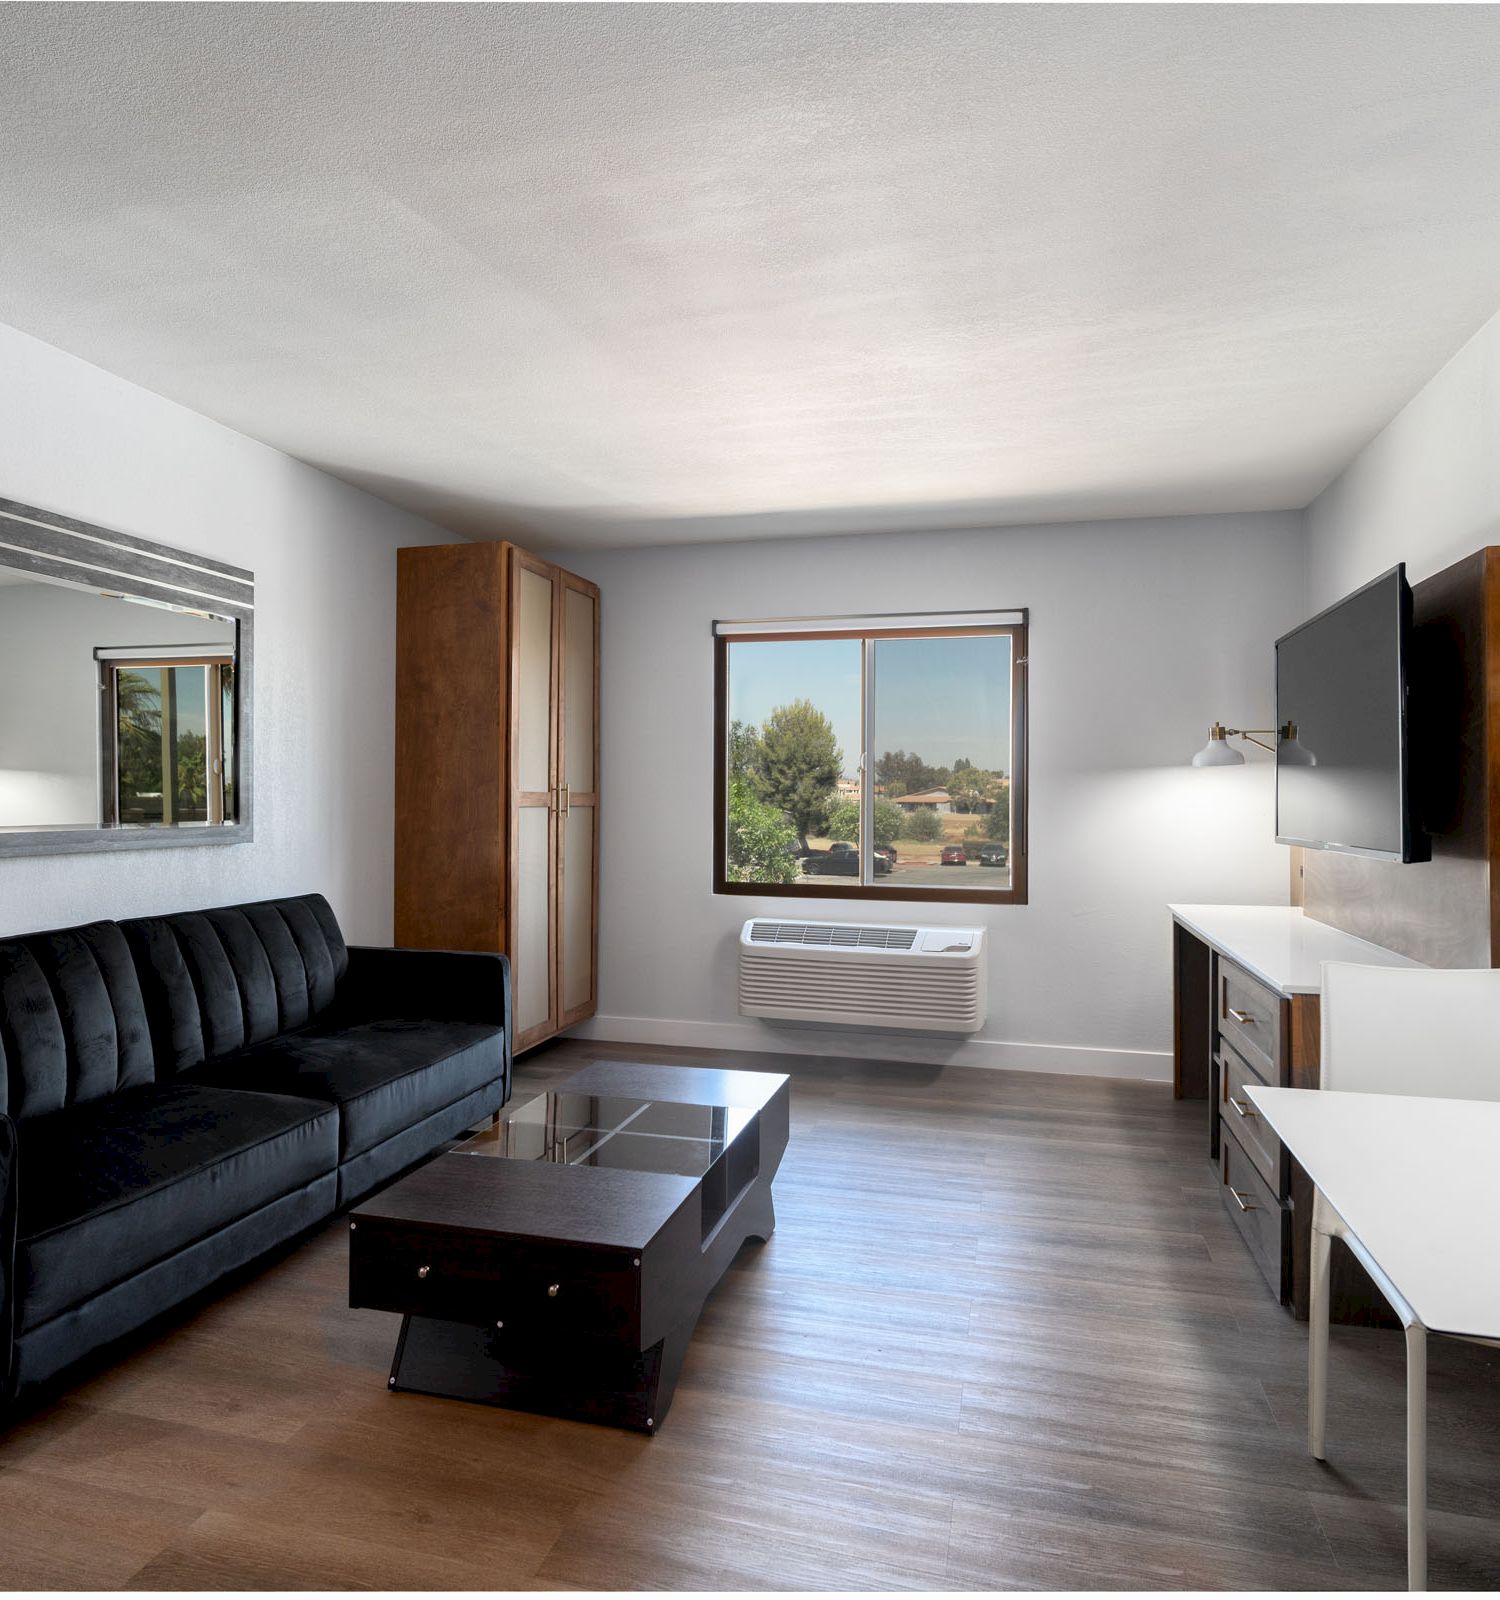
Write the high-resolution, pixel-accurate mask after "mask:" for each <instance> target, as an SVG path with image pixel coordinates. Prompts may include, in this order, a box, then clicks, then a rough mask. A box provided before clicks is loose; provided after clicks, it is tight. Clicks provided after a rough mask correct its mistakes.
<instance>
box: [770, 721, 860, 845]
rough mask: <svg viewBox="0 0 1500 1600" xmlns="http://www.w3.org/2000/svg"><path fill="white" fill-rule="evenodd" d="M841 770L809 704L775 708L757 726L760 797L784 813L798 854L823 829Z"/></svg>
mask: <svg viewBox="0 0 1500 1600" xmlns="http://www.w3.org/2000/svg"><path fill="white" fill-rule="evenodd" d="M843 765H844V758H843V753H842V752H841V751H840V749H839V742H838V739H837V738H836V737H835V736H834V732H833V724H832V723H831V722H830V721H829V720H828V718H827V717H825V716H824V715H823V713H822V712H821V711H819V710H818V708H817V707H816V706H815V705H814V704H813V703H812V701H811V700H793V701H792V703H791V704H790V705H785V706H777V707H776V709H775V710H774V711H773V712H772V713H771V715H770V716H769V717H767V718H766V720H765V723H764V725H763V726H762V727H761V730H760V767H759V772H760V782H759V785H758V787H759V791H760V795H761V797H762V798H763V799H765V800H766V801H768V802H769V803H770V804H771V805H773V806H776V807H778V808H779V809H780V810H782V811H784V812H785V813H786V816H787V820H788V821H789V822H790V823H791V825H792V826H793V827H794V828H795V829H796V830H797V844H798V846H799V847H800V848H801V849H804V850H805V849H806V848H807V836H808V834H810V833H821V832H822V830H823V828H824V827H825V826H826V824H827V820H828V807H829V803H830V801H831V800H832V799H833V795H834V790H835V788H836V786H837V784H838V780H839V774H840V773H841V772H842V771H843Z"/></svg>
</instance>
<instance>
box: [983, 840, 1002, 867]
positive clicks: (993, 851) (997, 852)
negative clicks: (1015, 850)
mask: <svg viewBox="0 0 1500 1600" xmlns="http://www.w3.org/2000/svg"><path fill="white" fill-rule="evenodd" d="M1009 861H1010V855H1009V853H1008V852H1007V850H1006V848H1005V846H1004V845H1003V844H982V845H980V847H979V865H980V866H981V867H1003V866H1006V865H1007V864H1008V863H1009Z"/></svg>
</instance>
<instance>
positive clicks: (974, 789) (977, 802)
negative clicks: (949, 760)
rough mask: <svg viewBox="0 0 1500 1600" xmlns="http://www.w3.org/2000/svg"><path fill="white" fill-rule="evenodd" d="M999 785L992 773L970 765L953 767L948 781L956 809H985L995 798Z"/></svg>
mask: <svg viewBox="0 0 1500 1600" xmlns="http://www.w3.org/2000/svg"><path fill="white" fill-rule="evenodd" d="M998 787H999V785H998V783H997V782H996V780H995V777H994V775H993V774H992V773H988V772H985V771H983V770H982V769H981V768H979V767H972V766H968V765H964V766H958V767H955V768H954V769H953V776H952V778H951V779H950V780H949V782H948V794H949V796H950V797H951V799H952V801H953V809H954V810H955V811H968V812H975V811H985V810H987V809H988V808H989V807H990V805H991V804H993V802H994V799H995V792H996V790H997V788H998Z"/></svg>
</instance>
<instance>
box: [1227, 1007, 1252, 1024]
mask: <svg viewBox="0 0 1500 1600" xmlns="http://www.w3.org/2000/svg"><path fill="white" fill-rule="evenodd" d="M1229 1015H1230V1016H1231V1017H1233V1018H1234V1020H1235V1021H1236V1022H1237V1023H1239V1025H1240V1026H1241V1027H1242V1028H1253V1027H1254V1026H1255V1018H1254V1017H1252V1016H1251V1015H1250V1013H1249V1012H1248V1011H1236V1010H1235V1009H1234V1007H1233V1006H1230V1008H1229Z"/></svg>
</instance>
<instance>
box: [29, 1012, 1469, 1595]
mask: <svg viewBox="0 0 1500 1600" xmlns="http://www.w3.org/2000/svg"><path fill="white" fill-rule="evenodd" d="M597 1056H614V1057H630V1058H635V1059H643V1060H651V1059H656V1060H675V1061H693V1060H708V1059H710V1058H709V1057H707V1056H706V1055H704V1054H703V1053H701V1052H693V1051H685V1050H664V1049H660V1048H652V1049H640V1048H636V1047H630V1046H605V1045H600V1044H591V1045H584V1044H577V1043H564V1044H561V1045H559V1046H556V1047H554V1048H552V1049H550V1050H547V1051H545V1052H543V1053H540V1054H538V1055H536V1056H534V1057H533V1058H531V1059H530V1060H528V1061H527V1062H523V1063H522V1066H521V1070H520V1072H519V1074H518V1083H517V1096H518V1098H524V1097H525V1096H526V1095H527V1094H528V1092H530V1091H532V1090H534V1089H536V1088H537V1087H539V1086H540V1085H542V1084H544V1083H545V1082H547V1081H550V1080H552V1079H555V1078H556V1077H558V1076H560V1075H562V1074H564V1073H566V1072H568V1071H571V1070H573V1068H574V1067H575V1066H576V1065H577V1064H578V1063H579V1062H580V1061H581V1060H584V1059H589V1058H593V1057H597ZM711 1059H713V1060H715V1061H717V1062H718V1063H720V1064H723V1065H732V1066H751V1067H763V1068H766V1069H768V1070H775V1071H791V1072H792V1073H793V1074H794V1098H793V1131H792V1143H791V1146H790V1148H789V1149H788V1151H787V1155H786V1159H785V1161H784V1164H783V1166H782V1169H781V1175H780V1177H779V1179H778V1181H777V1185H776V1196H777V1209H778V1215H779V1227H778V1230H777V1233H776V1235H775V1237H774V1239H772V1241H771V1242H770V1243H769V1244H767V1245H765V1246H764V1247H757V1246H749V1247H747V1248H746V1250H745V1251H743V1252H742V1253H741V1255H740V1257H739V1260H738V1261H737V1262H736V1264H735V1266H734V1268H733V1269H732V1270H731V1272H730V1274H729V1276H728V1277H727V1279H726V1280H725V1282H724V1284H723V1285H722V1286H721V1288H720V1289H719V1291H718V1292H717V1293H716V1295H715V1296H714V1298H713V1299H712V1300H711V1301H710V1303H709V1306H708V1308H707V1311H706V1313H705V1315H704V1319H703V1322H702V1324H701V1325H700V1328H699V1331H698V1334H697V1337H696V1338H695V1340H694V1342H693V1345H692V1348H691V1350H690V1352H689V1355H688V1358H687V1363H686V1367H685V1369H684V1372H683V1377H682V1381H681V1385H680V1387H679V1389H678V1393H677V1399H676V1402H675V1404H674V1406H673V1409H672V1412H671V1415H670V1417H669V1418H668V1421H667V1423H666V1425H665V1427H664V1428H663V1430H662V1432H661V1433H660V1434H659V1435H658V1436H657V1437H656V1438H655V1439H646V1438H642V1437H639V1436H636V1435H633V1434H626V1433H620V1432H615V1431H612V1430H609V1429H605V1428H595V1427H589V1426H586V1425H583V1424H578V1423H569V1422H561V1421H554V1420H551V1419H548V1418H541V1417H532V1416H524V1415H520V1414H512V1413H508V1412H504V1411H492V1410H489V1409H487V1408H483V1407H475V1406H467V1405H463V1404H460V1403H457V1402H452V1401H444V1400H437V1399H429V1398H425V1397H422V1396H416V1395H396V1396H393V1395H389V1394H387V1393H386V1389H385V1377H386V1371H387V1367H388V1364H389V1360H390V1354H391V1347H392V1344H393V1341H394V1338H395V1333H396V1326H397V1323H396V1319H395V1318H394V1317H389V1316H385V1315H382V1314H380V1313H376V1312H362V1311H350V1310H349V1309H348V1308H347V1306H346V1305H345V1303H344V1301H345V1288H346V1280H345V1273H346V1248H347V1246H346V1233H345V1228H344V1225H343V1224H342V1223H332V1224H330V1225H329V1226H328V1227H327V1228H325V1229H324V1230H323V1231H322V1232H320V1233H319V1234H318V1235H316V1236H315V1237H314V1238H312V1239H311V1240H310V1241H308V1242H306V1243H304V1244H302V1245H301V1246H299V1247H298V1248H296V1249H295V1250H294V1251H292V1252H291V1253H289V1254H287V1255H284V1256H283V1257H282V1258H280V1259H278V1260H276V1261H275V1262H273V1263H272V1264H271V1265H270V1266H268V1267H263V1268H261V1269H260V1270H258V1271H257V1272H255V1273H253V1274H251V1275H248V1276H246V1277H245V1278H244V1279H243V1280H242V1281H241V1282H240V1283H239V1284H238V1285H237V1286H236V1287H234V1288H233V1289H232V1290H231V1291H230V1292H228V1293H226V1294H223V1295H221V1296H220V1297H219V1298H217V1299H215V1300H213V1301H211V1302H209V1303H207V1304H205V1305H203V1306H200V1307H198V1308H195V1309H193V1310H191V1311H184V1312H182V1313H181V1314H179V1315H178V1316H177V1317H176V1318H175V1319H173V1320H172V1321H170V1322H169V1323H168V1324H167V1325H166V1326H165V1327H164V1328H162V1329H158V1330H155V1331H154V1332H153V1333H152V1334H151V1335H150V1336H149V1337H144V1338H140V1339H137V1340H136V1341H134V1342H133V1343H132V1344H131V1345H130V1347H129V1348H128V1349H126V1350H125V1351H124V1352H123V1353H121V1354H119V1355H118V1356H117V1357H116V1358H115V1359H113V1360H112V1361H111V1362H109V1363H108V1364H104V1365H101V1366H100V1367H98V1368H97V1369H96V1370H94V1371H93V1372H92V1373H90V1374H86V1375H84V1376H83V1377H81V1378H80V1379H78V1380H77V1381H76V1382H75V1383H74V1385H73V1387H71V1388H70V1389H69V1390H68V1391H67V1392H66V1394H64V1395H63V1396H61V1397H60V1398H58V1399H57V1400H56V1401H55V1402H53V1403H51V1404H49V1405H47V1406H46V1407H45V1408H43V1409H41V1410H39V1411H36V1412H35V1413H34V1414H32V1415H30V1416H29V1417H25V1418H23V1419H21V1420H20V1421H19V1422H18V1423H16V1424H15V1425H14V1426H13V1427H12V1428H11V1429H10V1430H9V1432H8V1433H6V1434H4V1435H0V1581H3V1583H4V1584H5V1585H6V1586H8V1587H11V1588H130V1589H179V1588H188V1589H215V1588H218V1589H305V1588H317V1589H324V1588H373V1589H440V1588H463V1589H492V1588H507V1587H509V1588H527V1589H570V1588H588V1589H594V1588H650V1589H672V1588H695V1589H698V1588H701V1589H740V1588H746V1589H785V1588H794V1589H817V1588H855V1589H861V1588H870V1589H1087V1588H1104V1589H1135V1588H1162V1589H1278V1588H1289V1589H1355V1588H1394V1587H1400V1586H1402V1585H1403V1583H1404V1576H1405V1565H1404V1562H1405V1555H1404V1551H1405V1544H1404V1521H1403V1510H1402V1496H1403V1472H1404V1465H1403V1416H1404V1412H1403V1405H1404V1380H1403V1368H1402V1346H1401V1340H1400V1336H1399V1335H1397V1334H1393V1333H1389V1332H1384V1331H1381V1330H1356V1329H1335V1330H1334V1334H1333V1357H1332V1362H1333V1366H1332V1371H1333V1387H1332V1398H1331V1405H1330V1413H1329V1439H1330V1445H1331V1449H1332V1455H1333V1459H1332V1460H1331V1462H1330V1463H1329V1464H1328V1465H1327V1466H1319V1465H1318V1464H1317V1463H1315V1462H1313V1461H1312V1460H1310V1459H1309V1457H1308V1456H1307V1455H1306V1453H1305V1450H1304V1447H1303V1427H1304V1423H1303V1403H1304V1396H1305V1388H1304V1360H1305V1337H1304V1330H1303V1329H1302V1328H1301V1327H1299V1326H1298V1325H1297V1324H1295V1323H1294V1322H1292V1321H1291V1320H1290V1319H1289V1318H1288V1317H1287V1316H1286V1314H1285V1313H1284V1312H1282V1311H1281V1310H1280V1309H1279V1308H1278V1307H1277V1306H1275V1305H1273V1304H1272V1303H1271V1300H1270V1297H1269V1294H1268V1292H1267V1291H1266V1289H1265V1287H1264V1285H1263V1284H1262V1282H1261V1279H1260V1277H1259V1275H1258V1273H1257V1271H1256V1269H1255V1266H1254V1265H1253V1263H1252V1262H1251V1260H1250V1258H1249V1256H1248V1255H1247V1254H1246V1253H1245V1251H1244V1249H1243V1247H1242V1246H1241V1244H1240V1243H1239V1241H1238V1239H1237V1238H1236V1237H1235V1235H1234V1233H1233V1230H1232V1229H1231V1227H1230V1225H1229V1223H1228V1221H1227V1220H1226V1219H1225V1218H1224V1217H1223V1216H1222V1214H1221V1212H1220V1209H1219V1202H1218V1199H1217V1195H1216V1193H1215V1186H1214V1182H1213V1177H1212V1172H1211V1169H1210V1167H1209V1165H1208V1162H1207V1160H1206V1158H1205V1157H1204V1155H1203V1154H1202V1147H1203V1142H1204V1140H1203V1124H1204V1119H1205V1115H1206V1112H1205V1109H1204V1107H1203V1105H1202V1104H1201V1103H1199V1104H1173V1102H1172V1101H1171V1099H1170V1097H1169V1094H1168V1091H1167V1090H1165V1089H1164V1088H1161V1087H1157V1086H1151V1085H1143V1084H1124V1083H1111V1082H1106V1081H1103V1080H1098V1079H1085V1078H1060V1077H1045V1076H1041V1075H1031V1074H1013V1073H1002V1072H982V1071H975V1070H969V1069H961V1068H945V1069H939V1068H933V1067H904V1066H900V1065H892V1064H890V1063H880V1064H864V1063H857V1062H850V1061H829V1060H819V1059H815V1058H802V1057H797V1058H786V1057H769V1056H760V1057H747V1056H733V1057H729V1056H722V1055H720V1056H715V1057H712V1058H711ZM1393 1181H1399V1175H1393ZM1432 1368H1433V1371H1432V1384H1431V1396H1432V1399H1431V1417H1432V1422H1431V1429H1432V1436H1431V1447H1430V1453H1431V1538H1432V1551H1431V1573H1432V1584H1433V1587H1434V1588H1450V1587H1451V1588H1495V1587H1497V1586H1500V1517H1497V1509H1500V1381H1497V1379H1500V1370H1497V1369H1500V1362H1497V1354H1496V1352H1493V1351H1483V1350H1479V1349H1476V1348H1474V1347H1471V1346H1465V1345H1459V1344H1454V1343H1451V1342H1445V1341H1443V1340H1434V1341H1433V1345H1432Z"/></svg>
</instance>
